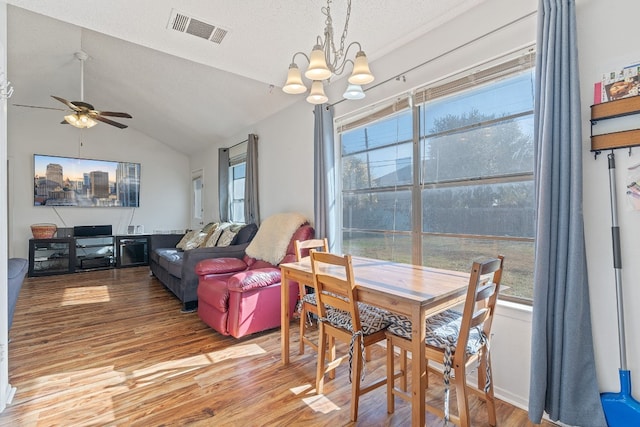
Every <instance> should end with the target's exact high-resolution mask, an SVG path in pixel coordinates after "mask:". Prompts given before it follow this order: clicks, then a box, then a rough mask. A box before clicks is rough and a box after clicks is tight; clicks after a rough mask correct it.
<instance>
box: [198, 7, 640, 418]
mask: <svg viewBox="0 0 640 427" xmlns="http://www.w3.org/2000/svg"><path fill="white" fill-rule="evenodd" d="M576 3H577V5H576V6H577V20H578V32H579V38H578V44H579V59H580V79H581V88H582V105H583V122H584V129H583V139H584V153H583V154H584V157H583V163H584V218H585V235H586V244H587V258H588V262H589V281H590V288H589V289H590V294H591V301H592V302H591V304H592V318H593V324H594V325H593V327H594V328H593V335H594V342H595V352H596V363H597V370H598V380H599V382H600V388H601V390H602V391H617V390H618V388H619V386H618V383H617V381H618V377H617V375H618V373H617V367H618V365H619V362H618V351H617V347H618V342H617V328H616V308H615V292H614V275H613V267H612V255H611V253H612V252H611V237H610V227H611V222H610V210H609V199H608V197H609V193H608V178H607V176H608V175H607V173H608V172H607V166H606V156H600V157H599V158H598V159H597V160H594V158H593V156H592V154H591V153H590V151H589V150H590V145H589V135H590V130H589V120H588V119H589V114H590V111H589V106H590V105H591V103H592V100H593V83H594V82H596V81H598V80H599V79H600V78H601V74H602V73H603V72H605V71H609V70H613V69H617V68H619V67H622V66H624V65H628V64H631V63H636V62H640V53H638V50H637V49H633V47H632V46H634V38H633V36H632V34H633V33H632V30H631V29H632V28H634V23H635V16H634V14H633V13H621V14H616V16H617V18H616V20H615V22H612V21H609V20H607V19H605V18H604V17H606V16H609V14H611V13H612V11H613V10H627V11H630V10H633V6H635V0H615V2H601V1H595V0H577V1H576ZM536 9H537V1H536V0H527V1H518V2H513V1H509V0H486V1H485V2H483V3H482V4H480V5H479V6H478V7H476V8H475V9H473V10H471V11H470V12H469V13H467V14H465V15H464V16H462V17H460V18H459V19H456V21H455V22H450V23H448V24H445V26H444V27H443V28H440V29H437V30H435V31H433V32H432V33H431V34H428V35H426V36H424V37H422V38H420V39H418V40H416V41H414V42H411V43H409V44H407V45H406V46H404V47H403V48H401V49H397V50H396V51H394V52H392V53H390V54H388V55H386V56H385V57H384V58H376V60H374V61H372V64H371V68H372V71H373V72H374V74H375V75H376V81H375V82H374V83H373V86H375V85H376V84H378V83H379V82H383V81H385V80H387V79H390V81H389V82H388V83H385V84H383V85H382V86H380V87H376V88H374V89H371V90H369V91H368V92H367V98H366V99H365V100H364V101H360V102H355V103H354V102H342V103H340V104H338V105H336V117H337V118H338V119H339V118H340V116H344V115H346V114H349V113H351V112H354V111H355V112H357V111H356V110H358V109H364V108H365V107H366V106H370V105H371V104H374V103H376V102H379V101H381V100H384V99H388V98H392V97H393V96H394V95H398V94H401V93H406V92H408V91H410V90H411V89H413V88H415V87H418V86H421V85H423V84H426V83H428V82H430V81H433V80H435V79H438V78H439V77H441V76H444V75H447V74H449V73H453V72H455V71H458V70H461V69H466V68H467V67H469V66H472V65H474V64H476V63H478V62H481V61H482V60H483V59H486V58H490V57H493V56H498V55H500V54H501V53H504V52H506V51H509V50H511V49H514V48H517V47H520V46H523V45H526V44H527V43H529V42H535V38H536V36H535V31H536V19H537V16H536V15H533V16H530V17H528V18H525V19H523V20H521V21H519V22H518V23H516V24H513V25H507V24H508V23H509V22H511V21H514V20H518V18H520V17H524V16H525V15H528V14H529V13H530V12H532V11H535V10H536ZM609 22H611V23H609ZM503 26H505V27H504V28H502V29H499V30H497V31H494V30H495V29H498V28H501V27H503ZM489 33H491V34H490V35H487V36H483V35H485V34H489ZM474 40H475V41H474ZM458 46H464V47H462V48H460V49H457V50H455V51H453V52H449V51H451V50H452V49H455V48H456V47H458ZM443 54H444V55H443ZM433 58H436V59H433ZM424 62H428V64H426V65H425V66H423V67H420V68H419V69H417V70H415V71H413V72H410V73H407V74H406V83H405V82H403V81H396V80H395V78H394V77H395V76H396V75H398V74H401V73H402V72H403V71H405V70H408V69H410V68H412V67H414V66H416V65H418V64H421V63H424ZM343 85H344V82H342V81H340V80H338V81H336V82H334V83H333V85H332V87H329V88H328V90H327V93H328V95H329V98H330V99H331V100H337V99H339V94H340V93H341V91H342V90H343ZM249 132H253V133H257V134H258V135H259V137H260V160H259V167H260V172H259V173H260V204H261V210H262V217H263V218H265V217H267V216H268V215H269V214H272V213H275V212H280V211H283V210H290V209H295V210H299V211H301V212H303V213H305V214H307V215H309V216H310V217H311V216H312V215H313V198H312V197H313V196H312V193H313V113H312V108H311V106H310V105H309V104H306V103H305V102H304V100H302V99H301V100H300V101H299V102H298V103H296V104H295V105H293V106H292V107H291V108H289V109H287V110H285V111H282V112H280V113H278V114H276V115H274V116H272V117H270V118H269V119H267V120H265V121H264V122H262V123H258V124H256V125H255V126H253V127H252V128H251V129H246V130H244V131H242V132H239V133H238V135H237V136H236V137H234V138H230V139H229V140H227V141H221V142H219V143H216V144H213V146H212V148H211V149H210V150H209V151H208V152H207V153H205V155H198V156H193V157H192V158H191V163H192V168H193V169H196V168H198V167H201V165H202V163H203V159H206V162H210V164H209V165H207V166H206V167H205V168H208V169H209V170H212V171H214V172H215V173H206V176H207V183H208V185H209V194H210V195H213V194H216V190H215V188H217V171H216V169H215V168H216V166H215V165H216V164H217V147H219V146H230V145H233V144H235V143H237V142H239V141H241V140H243V139H245V138H246V134H247V133H249ZM605 154H606V153H605ZM637 163H640V149H638V150H634V151H633V153H632V155H631V156H628V155H627V152H626V151H625V150H619V152H618V153H617V175H618V180H619V185H618V189H619V191H618V193H619V194H618V198H619V201H620V203H621V208H620V212H619V222H620V227H621V230H622V254H623V282H624V284H625V299H626V302H627V306H626V308H627V310H626V321H627V347H628V365H629V366H628V367H629V368H630V369H631V370H632V372H633V371H634V370H637V369H638V368H639V366H638V364H639V363H640V362H639V361H640V339H639V338H638V334H637V333H636V328H637V325H640V310H636V309H635V308H636V305H637V304H638V301H640V287H639V286H637V283H636V282H637V279H636V278H637V277H640V271H638V270H640V263H634V262H633V260H634V259H638V258H640V245H639V244H638V243H637V239H636V236H638V235H640V230H639V229H640V212H637V211H632V210H630V209H629V208H627V207H626V205H625V204H624V203H625V202H626V200H625V199H624V197H625V196H624V188H623V183H624V182H625V180H626V169H627V167H629V166H631V165H635V164H637ZM211 198H212V199H215V196H212V197H211ZM207 206H208V210H209V211H212V212H215V214H214V215H213V217H214V218H215V217H217V209H218V207H217V201H216V200H209V202H208V204H207ZM506 255H507V257H508V254H506ZM493 331H494V333H495V335H494V341H493V346H492V357H493V360H494V380H495V385H496V392H497V393H498V395H499V396H500V397H501V398H503V399H505V400H508V401H510V402H512V403H514V404H516V405H518V406H521V407H523V408H526V406H527V401H528V394H529V368H530V352H531V348H530V341H531V313H530V308H525V307H522V306H517V305H512V304H501V305H500V307H499V308H498V311H497V318H496V319H495V323H494V329H493ZM639 378H640V376H639V375H637V374H636V375H635V376H633V377H632V380H633V387H634V389H635V390H638V389H640V379H639Z"/></svg>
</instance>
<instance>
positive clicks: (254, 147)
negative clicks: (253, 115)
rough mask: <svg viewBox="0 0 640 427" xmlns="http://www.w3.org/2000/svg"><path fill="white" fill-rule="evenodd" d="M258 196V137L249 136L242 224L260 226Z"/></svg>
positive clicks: (251, 134)
mask: <svg viewBox="0 0 640 427" xmlns="http://www.w3.org/2000/svg"><path fill="white" fill-rule="evenodd" d="M258 202H259V195H258V135H255V134H253V133H250V134H249V139H248V140H247V163H246V170H245V180H244V222H245V223H247V224H257V225H260V206H259V204H258Z"/></svg>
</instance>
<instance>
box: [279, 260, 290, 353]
mask: <svg viewBox="0 0 640 427" xmlns="http://www.w3.org/2000/svg"><path fill="white" fill-rule="evenodd" d="M281 278H282V280H281V283H280V315H281V318H280V334H281V337H280V342H281V350H282V364H283V365H288V364H289V275H288V274H287V273H286V271H284V270H283V271H282V275H281Z"/></svg>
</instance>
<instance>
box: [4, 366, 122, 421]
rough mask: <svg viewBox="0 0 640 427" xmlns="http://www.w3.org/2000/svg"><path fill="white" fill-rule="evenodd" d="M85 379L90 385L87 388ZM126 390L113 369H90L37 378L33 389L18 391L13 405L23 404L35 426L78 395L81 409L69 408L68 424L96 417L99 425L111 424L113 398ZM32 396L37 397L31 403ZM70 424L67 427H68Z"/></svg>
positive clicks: (120, 376)
mask: <svg viewBox="0 0 640 427" xmlns="http://www.w3.org/2000/svg"><path fill="white" fill-rule="evenodd" d="M87 378H91V379H92V382H91V383H90V384H87ZM128 390H129V388H128V387H127V386H126V374H125V373H122V372H119V371H116V370H114V366H112V365H110V366H102V367H99V368H94V369H82V370H78V371H67V372H62V373H56V374H53V375H44V376H41V377H39V378H38V379H37V380H36V381H35V383H34V384H33V385H25V386H22V387H20V388H18V390H17V393H16V396H15V400H16V403H21V404H24V403H22V402H21V401H23V400H27V401H29V402H28V403H26V404H24V405H25V407H26V408H27V409H26V412H28V413H32V414H33V416H34V417H36V418H37V419H38V420H39V421H38V422H39V423H43V424H44V423H46V421H45V420H46V419H47V418H48V417H56V416H59V414H60V413H61V412H62V411H66V410H68V409H67V408H66V407H65V402H66V401H67V400H74V401H76V400H77V399H78V396H77V395H78V394H81V395H82V396H83V397H82V402H83V403H82V405H79V406H78V407H75V408H73V411H71V412H70V413H69V415H68V416H69V420H68V421H70V423H71V424H73V422H72V420H73V419H79V420H82V419H90V418H93V417H96V416H98V414H99V417H100V422H101V423H109V422H112V421H113V420H115V413H114V408H113V400H112V399H113V398H114V397H116V396H118V395H120V394H122V393H125V392H127V391H128ZM33 396H39V397H38V398H36V399H34V398H33ZM71 424H70V425H71Z"/></svg>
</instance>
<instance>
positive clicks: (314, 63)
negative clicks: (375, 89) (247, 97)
mask: <svg viewBox="0 0 640 427" xmlns="http://www.w3.org/2000/svg"><path fill="white" fill-rule="evenodd" d="M320 10H321V12H322V14H323V15H325V16H326V19H325V25H326V26H325V28H324V39H323V38H322V36H317V39H316V44H315V46H313V49H312V50H311V54H310V55H309V56H307V55H306V54H304V53H303V52H296V53H295V54H294V55H293V58H292V59H291V65H289V72H288V74H287V82H286V83H285V85H284V86H283V88H282V90H283V91H284V92H285V93H289V94H300V93H305V92H306V91H307V86H306V85H305V84H304V82H303V81H302V75H301V73H300V69H299V68H298V65H297V64H296V62H295V60H296V56H298V55H302V56H304V57H305V58H306V60H307V62H308V63H309V66H308V67H307V70H306V71H305V73H304V76H305V77H306V78H307V79H309V80H311V92H310V93H309V96H307V102H310V103H311V104H322V103H324V102H327V101H328V100H329V98H328V97H327V95H325V93H324V85H323V81H325V80H327V81H328V80H329V79H330V78H331V77H332V76H333V75H340V74H342V73H343V72H344V71H345V68H346V66H347V64H353V70H352V71H351V76H349V79H348V82H349V85H348V86H347V89H346V90H345V92H344V93H343V95H342V96H343V97H344V98H345V99H362V98H364V96H365V95H364V92H363V90H362V85H365V84H368V83H371V82H372V81H373V79H374V77H373V74H371V71H370V70H369V63H368V62H367V56H366V55H365V54H364V52H363V51H362V46H360V43H358V42H352V43H350V44H349V45H348V46H347V47H346V48H345V40H346V38H347V30H348V28H349V18H350V17H351V0H347V17H346V20H345V23H344V29H343V30H342V36H341V37H340V42H339V45H338V47H337V48H336V41H335V40H334V33H333V20H332V18H331V0H327V6H326V7H323V8H321V9H320ZM352 46H357V48H358V51H357V52H356V56H355V58H354V59H353V60H351V59H348V58H347V53H348V52H349V49H351V47H352Z"/></svg>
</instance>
